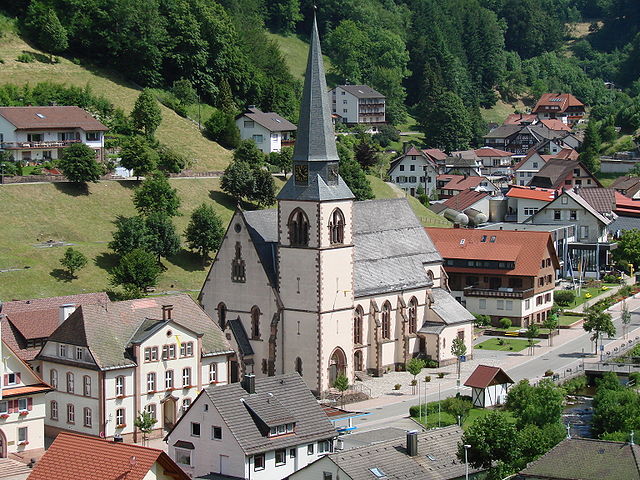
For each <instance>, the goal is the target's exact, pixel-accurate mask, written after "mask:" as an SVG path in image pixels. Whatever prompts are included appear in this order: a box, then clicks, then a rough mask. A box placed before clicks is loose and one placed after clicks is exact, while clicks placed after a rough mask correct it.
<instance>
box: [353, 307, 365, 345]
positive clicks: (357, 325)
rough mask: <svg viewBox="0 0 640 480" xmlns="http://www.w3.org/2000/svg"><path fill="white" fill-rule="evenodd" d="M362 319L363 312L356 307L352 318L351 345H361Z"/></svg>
mask: <svg viewBox="0 0 640 480" xmlns="http://www.w3.org/2000/svg"><path fill="white" fill-rule="evenodd" d="M362 317H364V312H363V311H362V307H361V306H360V305H358V306H357V307H356V313H355V315H354V316H353V343H355V344H357V345H362Z"/></svg>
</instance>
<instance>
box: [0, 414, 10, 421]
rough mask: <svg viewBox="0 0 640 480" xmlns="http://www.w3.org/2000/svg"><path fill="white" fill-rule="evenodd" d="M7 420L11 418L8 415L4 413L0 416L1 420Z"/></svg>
mask: <svg viewBox="0 0 640 480" xmlns="http://www.w3.org/2000/svg"><path fill="white" fill-rule="evenodd" d="M7 418H9V414H8V413H3V414H2V415H0V419H2V420H6V419H7Z"/></svg>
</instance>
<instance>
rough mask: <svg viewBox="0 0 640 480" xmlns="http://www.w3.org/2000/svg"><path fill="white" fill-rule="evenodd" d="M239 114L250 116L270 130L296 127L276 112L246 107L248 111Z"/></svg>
mask: <svg viewBox="0 0 640 480" xmlns="http://www.w3.org/2000/svg"><path fill="white" fill-rule="evenodd" d="M241 116H244V117H247V118H250V119H251V120H253V121H254V122H256V123H257V124H259V125H262V126H263V127H264V128H266V129H267V130H269V131H270V132H292V131H295V130H296V129H297V127H296V126H295V125H294V124H293V123H291V122H290V121H289V120H287V119H286V118H282V117H281V116H280V115H278V114H277V113H274V112H263V111H262V110H259V109H257V108H255V107H250V108H248V111H247V112H245V113H243V114H242V115H241Z"/></svg>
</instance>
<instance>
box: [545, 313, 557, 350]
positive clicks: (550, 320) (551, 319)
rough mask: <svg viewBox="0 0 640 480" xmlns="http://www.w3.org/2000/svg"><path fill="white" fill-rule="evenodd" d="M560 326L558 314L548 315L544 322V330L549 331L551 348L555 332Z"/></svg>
mask: <svg viewBox="0 0 640 480" xmlns="http://www.w3.org/2000/svg"><path fill="white" fill-rule="evenodd" d="M558 324H559V321H558V315H557V314H556V313H550V314H548V315H547V318H545V320H544V322H543V323H542V325H544V328H548V329H549V346H551V345H553V332H554V331H555V330H556V328H558Z"/></svg>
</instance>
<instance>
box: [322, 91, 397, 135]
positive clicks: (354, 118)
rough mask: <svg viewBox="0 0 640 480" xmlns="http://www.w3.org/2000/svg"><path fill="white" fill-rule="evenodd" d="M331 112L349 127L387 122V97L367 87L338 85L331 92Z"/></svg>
mask: <svg viewBox="0 0 640 480" xmlns="http://www.w3.org/2000/svg"><path fill="white" fill-rule="evenodd" d="M329 97H330V101H331V112H333V114H335V115H339V116H340V117H341V118H340V120H341V121H342V122H343V123H346V124H347V125H357V124H365V125H376V124H378V125H379V124H383V123H385V122H386V117H385V101H386V100H385V96H384V95H382V94H381V93H380V92H376V91H375V90H374V89H373V88H371V87H369V86H367V85H338V86H337V87H335V88H332V89H331V91H330V92H329Z"/></svg>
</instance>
